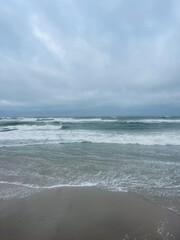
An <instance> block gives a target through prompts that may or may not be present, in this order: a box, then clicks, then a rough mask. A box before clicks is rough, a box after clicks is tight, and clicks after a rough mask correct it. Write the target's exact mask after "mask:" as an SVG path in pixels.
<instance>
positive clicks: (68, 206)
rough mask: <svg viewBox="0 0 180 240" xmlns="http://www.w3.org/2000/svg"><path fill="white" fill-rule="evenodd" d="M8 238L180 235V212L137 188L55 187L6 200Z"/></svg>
mask: <svg viewBox="0 0 180 240" xmlns="http://www.w3.org/2000/svg"><path fill="white" fill-rule="evenodd" d="M0 239H2V240H59V239H60V240H86V239H87V240H116V239H118V240H121V239H125V240H127V239H138V240H141V239H142V240H144V239H173V240H174V239H177V240H179V239H180V215H178V214H176V213H175V212H173V211H170V210H166V209H162V208H160V207H157V206H155V205H154V204H153V203H152V202H150V201H148V200H146V199H144V198H143V197H142V196H140V195H138V194H135V193H115V192H108V191H103V190H99V189H96V188H94V187H87V188H86V187H85V188H84V187H82V188H78V187H73V188H72V187H66V188H60V189H49V190H44V191H43V192H40V193H36V194H34V195H31V196H29V197H25V198H23V199H12V200H6V201H1V202H0Z"/></svg>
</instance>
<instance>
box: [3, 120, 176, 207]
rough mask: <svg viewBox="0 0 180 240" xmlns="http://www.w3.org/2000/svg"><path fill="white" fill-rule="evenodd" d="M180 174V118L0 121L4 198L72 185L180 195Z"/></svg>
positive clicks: (151, 193) (154, 194)
mask: <svg viewBox="0 0 180 240" xmlns="http://www.w3.org/2000/svg"><path fill="white" fill-rule="evenodd" d="M179 176H180V119H178V118H172V119H170V118H168V119H164V118H156V119H154V118H16V119H12V118H1V119H0V198H3V199H10V198H14V197H24V196H27V195H29V194H32V193H34V192H37V191H42V190H44V189H51V188H60V187H68V186H71V187H77V186H78V187H83V186H86V187H87V186H96V187H98V188H101V189H106V190H111V191H135V192H139V193H142V194H144V195H148V196H150V197H152V198H153V197H156V196H163V197H172V198H176V199H180V198H179V197H180V178H179ZM170 207H172V208H174V206H170Z"/></svg>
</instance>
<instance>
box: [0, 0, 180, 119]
mask: <svg viewBox="0 0 180 240" xmlns="http://www.w3.org/2000/svg"><path fill="white" fill-rule="evenodd" d="M0 115H180V1H179V0H149V1H138V0H26V1H24V0H0Z"/></svg>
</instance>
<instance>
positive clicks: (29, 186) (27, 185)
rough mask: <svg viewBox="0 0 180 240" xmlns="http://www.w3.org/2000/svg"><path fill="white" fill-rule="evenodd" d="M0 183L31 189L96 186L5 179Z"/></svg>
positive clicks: (91, 185)
mask: <svg viewBox="0 0 180 240" xmlns="http://www.w3.org/2000/svg"><path fill="white" fill-rule="evenodd" d="M0 184H8V185H16V186H22V187H27V188H32V189H53V188H61V187H93V186H96V184H94V183H82V184H57V185H52V186H38V185H34V184H25V183H20V182H7V181H0Z"/></svg>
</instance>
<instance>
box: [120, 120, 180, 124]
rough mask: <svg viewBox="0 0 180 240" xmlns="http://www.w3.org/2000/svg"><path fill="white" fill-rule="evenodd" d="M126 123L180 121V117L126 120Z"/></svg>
mask: <svg viewBox="0 0 180 240" xmlns="http://www.w3.org/2000/svg"><path fill="white" fill-rule="evenodd" d="M124 122H127V123H180V119H138V120H127V121H124Z"/></svg>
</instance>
